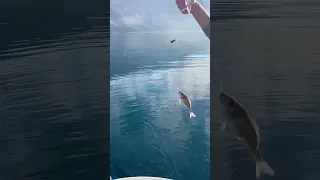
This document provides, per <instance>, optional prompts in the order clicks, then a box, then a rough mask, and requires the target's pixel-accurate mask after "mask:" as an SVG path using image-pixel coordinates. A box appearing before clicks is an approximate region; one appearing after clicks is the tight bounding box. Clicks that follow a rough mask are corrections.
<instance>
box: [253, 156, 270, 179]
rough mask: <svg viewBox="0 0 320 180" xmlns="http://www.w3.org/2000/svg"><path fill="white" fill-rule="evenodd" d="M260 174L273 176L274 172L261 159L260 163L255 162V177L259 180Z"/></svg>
mask: <svg viewBox="0 0 320 180" xmlns="http://www.w3.org/2000/svg"><path fill="white" fill-rule="evenodd" d="M261 174H266V175H269V176H273V175H274V170H273V169H272V168H271V167H270V166H269V165H268V164H267V163H266V162H265V161H263V160H262V159H261V160H260V161H256V177H257V179H259V177H260V175H261Z"/></svg>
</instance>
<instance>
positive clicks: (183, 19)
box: [110, 0, 210, 31]
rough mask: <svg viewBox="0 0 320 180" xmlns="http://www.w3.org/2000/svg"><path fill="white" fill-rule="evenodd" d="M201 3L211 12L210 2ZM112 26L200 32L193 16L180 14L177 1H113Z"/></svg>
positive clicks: (204, 0) (207, 0) (111, 3)
mask: <svg viewBox="0 0 320 180" xmlns="http://www.w3.org/2000/svg"><path fill="white" fill-rule="evenodd" d="M201 3H203V5H204V6H205V8H206V9H207V10H208V11H209V10H210V9H209V6H210V1H209V0H202V1H201ZM110 5H111V14H110V17H111V19H110V24H111V26H118V27H120V25H121V27H123V26H129V27H130V28H133V29H139V30H146V31H148V30H151V29H152V30H155V29H158V30H168V31H175V30H177V31H181V30H186V31H187V30H191V31H192V30H198V29H199V25H198V24H197V23H196V21H195V20H194V19H193V17H192V16H191V15H183V14H181V13H180V12H179V9H178V8H177V6H176V4H175V0H148V1H146V0H135V1H128V0H111V2H110Z"/></svg>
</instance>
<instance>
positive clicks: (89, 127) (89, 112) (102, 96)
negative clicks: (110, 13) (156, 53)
mask: <svg viewBox="0 0 320 180" xmlns="http://www.w3.org/2000/svg"><path fill="white" fill-rule="evenodd" d="M96 3H99V2H90V4H88V3H87V2H80V1H77V2H76V1H68V2H62V1H54V2H40V1H28V2H22V1H21V2H19V1H2V2H1V3H0V34H1V35H2V36H1V42H0V95H1V96H0V146H1V148H0V158H1V162H0V167H1V168H0V169H1V170H0V174H1V179H33V180H36V179H55V180H62V179H91V178H92V179H94V178H97V177H99V178H102V177H105V179H107V178H109V177H108V173H107V172H108V170H105V169H104V168H105V167H107V163H108V161H109V159H108V148H107V147H108V144H107V143H108V140H107V134H106V133H107V132H106V131H105V127H107V126H104V125H106V123H107V121H106V119H107V118H108V114H107V110H108V107H106V103H107V102H108V98H109V97H108V94H107V93H106V92H107V89H108V88H107V86H106V85H103V84H106V83H105V80H106V79H107V78H108V72H107V70H106V67H107V59H108V58H107V55H108V45H109V43H108V37H109V35H108V33H107V23H108V22H107V18H106V17H105V16H106V14H105V7H103V6H101V5H103V4H105V3H102V2H100V4H96ZM101 3H102V4H101ZM102 7H103V8H102ZM102 124H103V125H102Z"/></svg>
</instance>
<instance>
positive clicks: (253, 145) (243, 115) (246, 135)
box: [218, 92, 274, 179]
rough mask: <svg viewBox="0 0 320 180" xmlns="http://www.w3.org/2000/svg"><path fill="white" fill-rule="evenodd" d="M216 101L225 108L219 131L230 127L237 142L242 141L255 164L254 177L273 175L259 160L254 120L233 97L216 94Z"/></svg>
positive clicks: (268, 167)
mask: <svg viewBox="0 0 320 180" xmlns="http://www.w3.org/2000/svg"><path fill="white" fill-rule="evenodd" d="M218 99H219V102H220V103H221V105H222V106H223V107H224V108H225V109H224V110H225V111H224V112H225V115H226V117H227V119H226V121H224V122H223V123H222V125H221V130H225V129H226V128H227V124H228V125H230V127H232V129H233V130H234V132H235V133H236V135H237V139H238V140H243V141H244V142H245V144H246V146H247V148H248V149H249V150H250V151H251V153H252V155H253V158H254V161H255V163H256V177H257V179H259V177H260V175H261V174H266V175H269V176H273V175H274V170H273V169H272V168H271V167H270V166H269V165H268V164H267V163H266V162H265V161H264V160H263V159H262V158H261V155H260V150H259V144H260V135H259V128H258V125H257V123H256V121H255V120H254V119H252V118H251V117H249V116H248V114H247V112H246V111H245V110H244V108H243V106H242V105H241V104H240V103H239V102H238V101H237V100H236V99H235V98H233V97H231V96H229V95H227V94H226V93H223V92H218Z"/></svg>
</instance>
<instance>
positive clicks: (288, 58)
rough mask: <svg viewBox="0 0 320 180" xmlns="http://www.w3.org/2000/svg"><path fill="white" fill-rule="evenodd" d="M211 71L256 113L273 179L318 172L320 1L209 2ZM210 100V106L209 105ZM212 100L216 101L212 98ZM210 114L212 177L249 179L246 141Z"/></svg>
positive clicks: (310, 178)
mask: <svg viewBox="0 0 320 180" xmlns="http://www.w3.org/2000/svg"><path fill="white" fill-rule="evenodd" d="M211 7H212V8H213V9H211V12H214V13H213V23H212V24H213V25H212V32H213V34H212V37H213V38H212V39H213V42H212V43H213V45H212V46H213V47H214V49H212V50H211V51H213V52H212V58H213V59H214V63H215V66H214V67H215V68H214V70H212V73H214V74H213V77H214V79H212V81H211V83H214V85H213V86H214V87H215V89H214V91H217V87H218V86H219V80H220V79H221V80H222V84H223V89H224V90H225V91H227V92H229V93H231V94H232V95H234V96H235V97H236V98H237V99H238V100H239V101H240V102H241V103H242V104H243V105H244V106H245V107H246V109H247V110H248V112H249V113H250V114H251V115H252V116H253V117H255V118H256V119H257V122H258V124H259V125H260V128H261V153H262V157H263V158H264V160H265V161H267V162H268V163H269V165H271V167H272V168H273V169H274V170H275V171H276V175H275V176H274V177H266V176H265V177H263V178H261V179H273V180H283V179H290V180H316V179H319V178H320V171H319V166H320V143H319V142H320V134H319V129H320V125H319V118H320V115H319V110H320V101H319V98H320V61H319V60H320V49H319V47H320V36H319V32H320V3H319V2H317V1H310V0H306V1H289V0H288V1H283V0H282V1H241V0H239V1H228V2H225V1H219V0H218V1H213V4H211ZM212 106H213V105H212ZM215 106H216V105H215ZM215 114H216V115H215V116H216V118H215V119H213V121H212V123H213V129H211V132H212V134H213V135H212V137H211V138H212V139H213V140H214V141H213V142H214V143H212V144H211V147H212V148H213V149H214V150H213V151H212V154H211V158H212V159H211V163H212V164H213V168H214V169H213V171H212V176H213V177H216V178H217V179H232V180H238V179H255V166H254V162H253V161H252V160H251V156H250V155H249V153H248V151H247V150H246V148H245V147H244V146H243V145H242V143H241V142H239V141H237V140H236V138H235V137H234V136H233V135H232V134H230V133H221V132H219V131H218V126H219V123H220V118H219V116H220V113H219V109H218V108H215Z"/></svg>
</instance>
